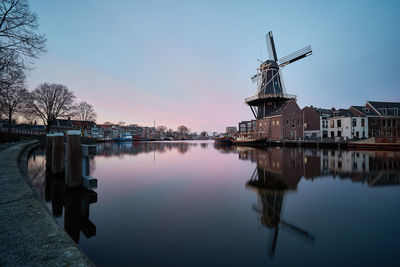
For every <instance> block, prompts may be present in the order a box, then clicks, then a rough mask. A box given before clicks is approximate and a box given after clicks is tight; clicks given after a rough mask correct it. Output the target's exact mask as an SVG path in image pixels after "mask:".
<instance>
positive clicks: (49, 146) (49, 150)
mask: <svg viewBox="0 0 400 267" xmlns="http://www.w3.org/2000/svg"><path fill="white" fill-rule="evenodd" d="M53 137H54V134H48V135H46V169H51V165H52V164H51V162H52V157H53Z"/></svg>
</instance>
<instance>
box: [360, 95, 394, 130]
mask: <svg viewBox="0 0 400 267" xmlns="http://www.w3.org/2000/svg"><path fill="white" fill-rule="evenodd" d="M365 110H368V111H370V112H371V113H373V115H371V116H370V117H371V118H370V120H369V125H368V126H369V129H370V137H383V138H393V137H395V138H399V137H400V102H378V101H367V103H366V104H365Z"/></svg>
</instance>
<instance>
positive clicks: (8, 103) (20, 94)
mask: <svg viewBox="0 0 400 267" xmlns="http://www.w3.org/2000/svg"><path fill="white" fill-rule="evenodd" d="M1 77H2V78H4V80H3V79H1V80H0V88H1V94H0V113H2V114H4V115H5V116H6V117H7V119H8V132H11V125H12V120H13V117H14V115H15V114H16V113H22V112H23V111H24V109H25V108H26V105H27V101H28V97H29V92H28V90H26V88H25V84H24V81H25V75H24V73H23V71H22V69H17V70H14V69H13V68H9V67H6V68H4V69H3V72H2V75H1Z"/></svg>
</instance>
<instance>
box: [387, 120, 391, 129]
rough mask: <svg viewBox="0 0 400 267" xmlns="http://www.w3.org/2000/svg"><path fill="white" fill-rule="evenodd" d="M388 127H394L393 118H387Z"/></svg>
mask: <svg viewBox="0 0 400 267" xmlns="http://www.w3.org/2000/svg"><path fill="white" fill-rule="evenodd" d="M387 127H392V120H391V119H388V120H387Z"/></svg>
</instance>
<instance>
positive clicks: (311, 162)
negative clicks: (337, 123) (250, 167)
mask: <svg viewBox="0 0 400 267" xmlns="http://www.w3.org/2000/svg"><path fill="white" fill-rule="evenodd" d="M236 150H237V153H238V154H239V159H242V160H251V161H252V162H256V163H257V168H258V169H257V175H258V177H261V178H263V177H279V179H280V180H279V181H284V184H285V186H286V187H287V188H288V189H290V190H295V189H296V188H297V184H298V183H299V182H300V180H301V178H302V177H304V178H305V179H312V180H313V179H315V178H322V177H326V176H334V177H340V178H342V179H351V180H352V181H353V182H362V183H366V184H368V185H369V186H372V185H378V184H379V185H383V184H386V185H395V184H400V152H393V151H392V152H384V151H346V150H316V149H304V150H303V149H294V148H286V149H282V148H268V149H256V148H249V147H238V148H236ZM228 152H233V153H235V150H230V151H228ZM378 178H379V179H378Z"/></svg>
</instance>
